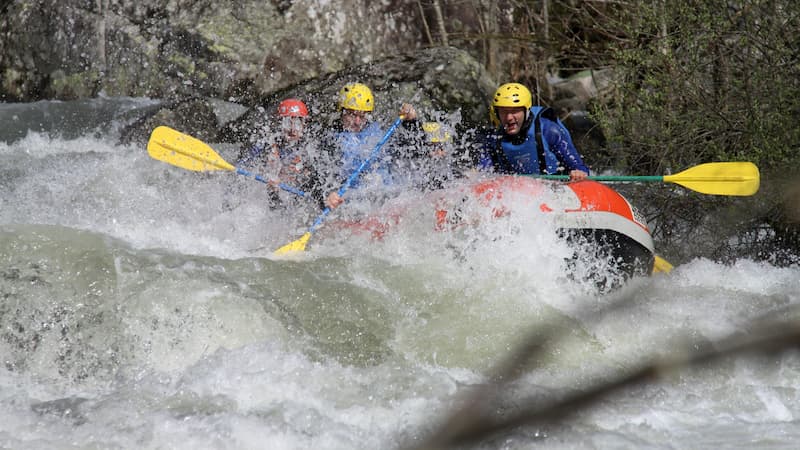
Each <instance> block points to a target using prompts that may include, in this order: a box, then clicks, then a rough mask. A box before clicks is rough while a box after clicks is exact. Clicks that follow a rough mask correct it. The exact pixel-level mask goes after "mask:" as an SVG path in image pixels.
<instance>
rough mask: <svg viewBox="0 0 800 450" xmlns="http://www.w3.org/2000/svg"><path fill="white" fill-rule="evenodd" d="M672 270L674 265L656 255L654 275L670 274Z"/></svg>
mask: <svg viewBox="0 0 800 450" xmlns="http://www.w3.org/2000/svg"><path fill="white" fill-rule="evenodd" d="M671 270H672V264H670V263H669V262H668V261H667V260H666V259H664V258H662V257H660V256H658V255H656V262H655V264H653V273H669V272H670V271H671Z"/></svg>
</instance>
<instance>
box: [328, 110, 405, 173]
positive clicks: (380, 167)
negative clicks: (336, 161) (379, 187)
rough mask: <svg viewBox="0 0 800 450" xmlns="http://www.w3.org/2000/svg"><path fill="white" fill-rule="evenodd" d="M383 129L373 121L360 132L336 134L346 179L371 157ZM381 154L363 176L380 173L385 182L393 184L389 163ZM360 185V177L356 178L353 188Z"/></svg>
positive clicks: (342, 170)
mask: <svg viewBox="0 0 800 450" xmlns="http://www.w3.org/2000/svg"><path fill="white" fill-rule="evenodd" d="M382 135H383V131H382V130H381V127H380V125H378V123H376V122H372V123H370V124H369V125H367V126H366V127H365V128H364V129H363V130H361V131H359V132H356V133H354V132H352V131H341V132H339V133H337V134H336V142H337V143H338V144H339V149H340V151H341V152H342V153H341V154H342V166H341V177H342V179H346V178H347V177H349V176H350V175H351V174H352V173H353V172H355V171H356V169H358V167H359V166H360V165H361V163H362V162H363V161H364V160H365V159H367V158H369V155H370V153H372V150H373V148H374V147H375V145H376V144H377V143H378V142H379V141H380V139H381V136H382ZM383 159H384V158H381V155H378V156H377V157H376V158H375V160H373V161H372V162H371V164H370V167H368V168H367V169H366V170H365V171H364V173H362V177H363V176H364V175H367V173H372V174H377V175H380V176H381V178H382V180H383V184H391V182H392V178H391V174H390V172H389V168H388V165H387V164H386V163H385V162H384V161H383ZM357 186H358V179H356V180H354V182H353V184H352V186H351V188H354V187H357Z"/></svg>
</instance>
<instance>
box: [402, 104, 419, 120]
mask: <svg viewBox="0 0 800 450" xmlns="http://www.w3.org/2000/svg"><path fill="white" fill-rule="evenodd" d="M400 116H402V117H403V120H405V121H409V120H416V118H417V111H416V110H415V109H414V107H413V106H412V105H411V104H410V103H403V105H402V106H400Z"/></svg>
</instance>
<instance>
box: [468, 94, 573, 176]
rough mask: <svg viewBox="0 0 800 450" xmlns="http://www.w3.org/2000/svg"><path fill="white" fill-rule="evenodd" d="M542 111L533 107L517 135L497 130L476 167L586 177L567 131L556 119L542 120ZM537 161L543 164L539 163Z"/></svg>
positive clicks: (500, 129)
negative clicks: (578, 172)
mask: <svg viewBox="0 0 800 450" xmlns="http://www.w3.org/2000/svg"><path fill="white" fill-rule="evenodd" d="M545 110H546V108H543V107H541V106H534V107H532V108H531V109H530V114H529V118H528V120H526V122H525V123H524V124H523V127H522V130H521V131H520V133H519V134H518V135H515V136H509V135H506V134H505V133H504V132H503V130H502V128H497V129H496V130H495V132H494V133H493V134H492V135H490V136H488V138H487V140H486V142H485V146H484V150H483V152H482V153H481V156H480V160H479V166H480V167H481V168H484V169H488V168H494V170H495V171H497V172H500V173H519V174H555V173H569V171H571V170H576V169H577V170H582V171H584V172H586V173H589V168H588V167H586V164H584V163H583V160H582V159H581V156H580V154H578V150H577V149H576V148H575V145H574V144H573V143H572V138H571V137H570V135H569V131H568V130H567V128H566V127H565V126H564V125H563V124H562V123H561V121H560V120H558V119H555V118H554V119H555V120H551V119H548V118H545V117H543V116H542V114H543V112H544V111H545ZM537 121H538V125H539V127H537V126H536V125H537V123H536V122H537ZM537 128H540V130H541V131H540V132H541V142H542V147H544V148H542V149H539V148H538V145H537V139H536V132H537ZM540 157H542V158H543V159H544V161H542V162H540Z"/></svg>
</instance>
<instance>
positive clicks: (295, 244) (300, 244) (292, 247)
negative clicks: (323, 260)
mask: <svg viewBox="0 0 800 450" xmlns="http://www.w3.org/2000/svg"><path fill="white" fill-rule="evenodd" d="M309 239H311V232H306V234H304V235H302V236H300V239H297V240H296V241H292V242H290V243H288V244H286V245H284V246H283V247H281V248H279V249H277V250H275V254H276V255H286V254H288V253H295V252H302V251H305V249H306V245H307V244H308V240H309Z"/></svg>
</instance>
